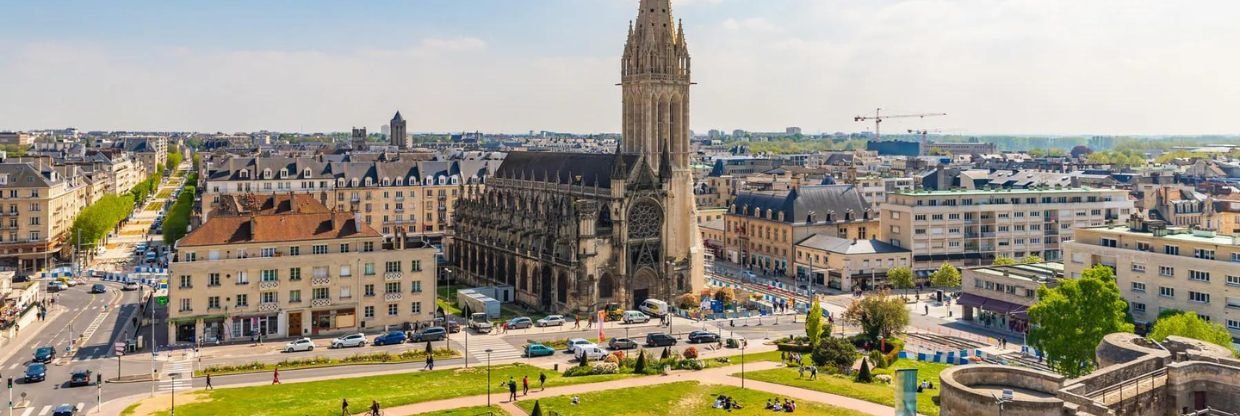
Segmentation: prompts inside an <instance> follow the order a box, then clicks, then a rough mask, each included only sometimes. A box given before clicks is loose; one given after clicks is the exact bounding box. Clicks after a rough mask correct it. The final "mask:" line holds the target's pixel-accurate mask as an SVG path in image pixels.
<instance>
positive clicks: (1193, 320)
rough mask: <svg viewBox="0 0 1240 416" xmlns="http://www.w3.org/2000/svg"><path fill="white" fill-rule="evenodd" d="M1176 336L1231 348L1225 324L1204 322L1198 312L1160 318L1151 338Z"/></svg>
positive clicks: (1156, 339) (1155, 324)
mask: <svg viewBox="0 0 1240 416" xmlns="http://www.w3.org/2000/svg"><path fill="white" fill-rule="evenodd" d="M1171 335H1175V336H1181V337H1186V338H1192V339H1196V340H1201V341H1205V342H1209V343H1211V344H1217V345H1221V346H1224V347H1227V348H1228V349H1230V348H1231V334H1230V333H1229V332H1227V328H1226V327H1224V326H1223V324H1219V323H1214V322H1210V321H1206V320H1202V319H1201V317H1199V316H1197V313H1196V312H1191V311H1189V312H1184V313H1178V314H1172V315H1169V316H1166V317H1159V318H1158V320H1157V321H1154V329H1152V330H1150V335H1149V337H1150V338H1151V339H1153V340H1155V341H1163V340H1166V339H1167V337H1168V336H1171Z"/></svg>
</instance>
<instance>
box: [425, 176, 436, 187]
mask: <svg viewBox="0 0 1240 416" xmlns="http://www.w3.org/2000/svg"><path fill="white" fill-rule="evenodd" d="M422 184H423V185H426V186H431V185H434V184H435V178H432V177H430V176H427V177H426V179H423V180H422Z"/></svg>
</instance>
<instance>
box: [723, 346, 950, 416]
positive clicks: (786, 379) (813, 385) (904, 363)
mask: <svg viewBox="0 0 1240 416" xmlns="http://www.w3.org/2000/svg"><path fill="white" fill-rule="evenodd" d="M948 367H949V366H948V365H946V364H935V363H926V362H920V361H913V360H905V359H901V360H897V361H896V362H895V363H894V364H892V365H891V366H890V367H888V368H880V369H876V370H874V374H892V372H894V370H896V369H899V368H916V369H917V379H918V380H921V379H928V380H933V381H934V384H935V389H933V390H926V391H923V392H921V393H919V394H917V413H920V414H923V415H929V416H937V415H938V414H939V403H938V400H939V389H938V385H939V372H941V371H943V370H945V369H947V368H948ZM745 376H746V377H747V378H750V379H753V380H758V381H765V382H768V383H775V384H783V385H788V386H793V387H800V388H805V389H810V390H817V391H821V392H826V393H831V394H838V395H841V396H848V397H852V398H855V399H861V400H865V401H867V402H874V403H878V404H883V405H887V406H895V387H894V386H893V385H890V384H882V383H879V382H874V383H871V384H862V383H855V382H853V380H852V378H851V377H844V376H832V375H827V374H824V373H819V374H818V380H815V381H810V380H808V379H803V378H798V377H797V370H796V369H793V368H775V369H771V370H764V371H754V372H746V373H745Z"/></svg>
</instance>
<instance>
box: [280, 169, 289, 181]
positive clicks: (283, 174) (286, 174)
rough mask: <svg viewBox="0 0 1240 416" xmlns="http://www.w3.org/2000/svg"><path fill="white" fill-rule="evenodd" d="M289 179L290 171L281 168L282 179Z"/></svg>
mask: <svg viewBox="0 0 1240 416" xmlns="http://www.w3.org/2000/svg"><path fill="white" fill-rule="evenodd" d="M287 177H288V169H284V168H281V169H280V179H284V178H287Z"/></svg>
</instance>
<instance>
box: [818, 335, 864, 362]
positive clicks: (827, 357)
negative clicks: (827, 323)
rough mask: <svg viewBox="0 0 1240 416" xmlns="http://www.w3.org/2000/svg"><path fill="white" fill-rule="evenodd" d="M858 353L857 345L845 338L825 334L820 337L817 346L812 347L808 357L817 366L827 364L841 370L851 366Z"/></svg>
mask: <svg viewBox="0 0 1240 416" xmlns="http://www.w3.org/2000/svg"><path fill="white" fill-rule="evenodd" d="M858 355H859V354H858V353H857V347H855V346H853V344H852V343H851V342H849V341H848V340H847V339H845V338H839V337H832V336H826V337H823V338H822V340H821V342H819V343H818V346H816V347H814V350H813V352H812V353H810V358H811V359H813V360H814V364H815V365H817V366H820V367H827V366H829V367H832V368H835V369H836V370H843V369H845V368H848V367H849V366H851V365H852V363H853V362H854V361H856V360H857V356H858Z"/></svg>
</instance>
